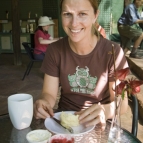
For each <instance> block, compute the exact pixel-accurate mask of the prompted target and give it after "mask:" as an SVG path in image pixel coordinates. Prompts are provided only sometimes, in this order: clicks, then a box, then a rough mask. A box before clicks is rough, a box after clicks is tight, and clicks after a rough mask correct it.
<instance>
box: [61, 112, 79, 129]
mask: <svg viewBox="0 0 143 143" xmlns="http://www.w3.org/2000/svg"><path fill="white" fill-rule="evenodd" d="M60 118H61V124H62V125H63V126H64V127H66V128H68V127H74V126H78V125H79V120H78V115H74V114H72V113H65V112H62V113H61V116H60Z"/></svg>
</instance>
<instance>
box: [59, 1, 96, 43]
mask: <svg viewBox="0 0 143 143" xmlns="http://www.w3.org/2000/svg"><path fill="white" fill-rule="evenodd" d="M61 16H62V25H63V29H64V30H65V32H66V33H67V35H68V36H69V37H70V39H71V40H72V41H73V42H78V41H81V40H84V39H87V37H89V36H91V27H92V24H93V23H95V20H96V15H95V14H94V10H93V7H92V6H91V4H90V2H89V1H88V0H64V1H63V4H62V12H61Z"/></svg>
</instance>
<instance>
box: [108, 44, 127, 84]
mask: <svg viewBox="0 0 143 143" xmlns="http://www.w3.org/2000/svg"><path fill="white" fill-rule="evenodd" d="M114 49H115V69H116V70H120V69H124V68H127V67H128V63H127V60H126V57H125V56H124V52H123V50H122V48H121V47H119V46H118V45H117V44H116V46H115V48H114ZM108 71H109V74H108V75H109V76H108V78H109V82H112V81H114V77H113V73H114V59H113V56H111V59H110V62H109V69H108Z"/></svg>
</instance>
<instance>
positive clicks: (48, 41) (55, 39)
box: [38, 37, 59, 44]
mask: <svg viewBox="0 0 143 143" xmlns="http://www.w3.org/2000/svg"><path fill="white" fill-rule="evenodd" d="M38 40H39V43H40V44H51V43H53V42H56V41H57V40H59V38H53V39H52V38H51V39H49V40H46V39H43V38H42V37H40V38H39V39H38Z"/></svg>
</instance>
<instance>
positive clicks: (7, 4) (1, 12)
mask: <svg viewBox="0 0 143 143" xmlns="http://www.w3.org/2000/svg"><path fill="white" fill-rule="evenodd" d="M19 5H20V8H19V9H20V19H22V20H24V19H28V14H29V12H31V17H30V18H31V19H32V18H35V14H38V16H41V15H43V1H42V0H19ZM6 11H8V12H9V14H8V19H9V20H11V19H12V12H11V0H1V2H0V19H7V17H6Z"/></svg>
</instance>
